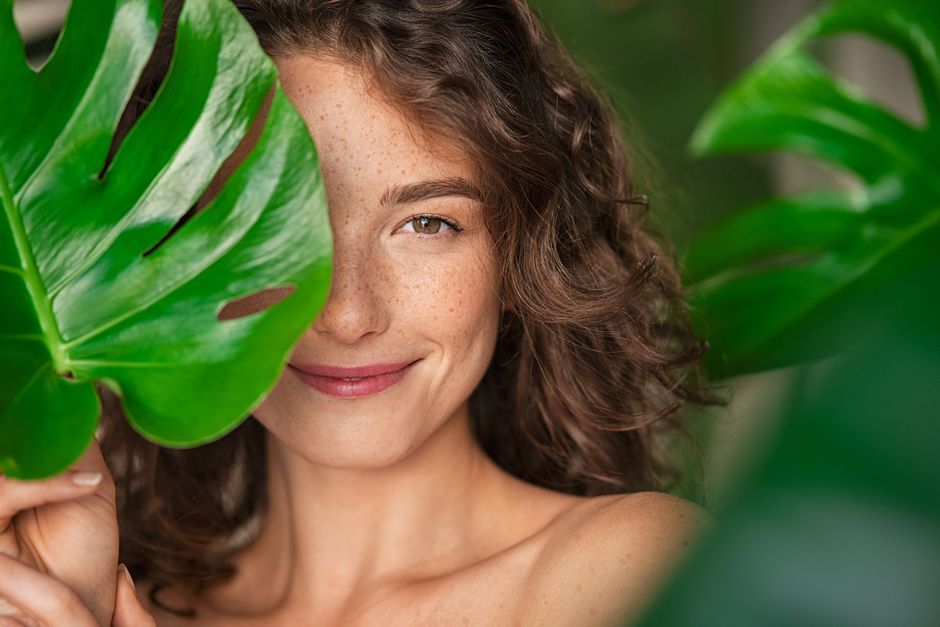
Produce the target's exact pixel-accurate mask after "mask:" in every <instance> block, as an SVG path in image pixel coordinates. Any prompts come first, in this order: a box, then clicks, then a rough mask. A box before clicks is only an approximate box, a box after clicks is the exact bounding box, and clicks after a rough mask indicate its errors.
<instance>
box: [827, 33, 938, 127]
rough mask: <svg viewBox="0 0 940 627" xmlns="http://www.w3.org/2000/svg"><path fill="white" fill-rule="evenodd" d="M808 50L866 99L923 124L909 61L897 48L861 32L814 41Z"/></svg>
mask: <svg viewBox="0 0 940 627" xmlns="http://www.w3.org/2000/svg"><path fill="white" fill-rule="evenodd" d="M811 51H812V52H813V53H814V54H815V55H816V57H817V58H818V59H820V60H821V61H822V62H823V63H824V64H825V66H826V67H827V68H829V71H830V72H832V74H833V75H834V76H836V77H837V78H840V79H842V81H843V82H848V83H849V84H850V85H851V87H852V88H853V89H855V90H856V91H860V92H861V93H863V94H864V96H865V97H866V98H867V99H868V100H870V101H872V102H874V103H875V104H877V105H879V106H881V107H883V108H885V109H887V110H888V111H890V112H891V113H893V114H894V115H896V116H898V117H899V118H901V119H903V120H905V121H907V122H908V123H909V124H911V125H912V126H915V127H919V128H923V127H924V126H925V125H926V119H927V118H926V114H925V112H924V107H923V102H922V101H921V97H920V92H919V90H918V87H917V82H916V81H915V80H914V74H913V71H912V70H911V65H910V63H909V62H908V60H907V58H906V57H905V56H904V55H903V54H902V53H901V52H900V51H899V50H898V49H897V48H894V47H892V46H890V45H888V44H885V43H883V42H881V41H880V40H878V39H874V38H873V37H868V36H865V35H838V36H833V37H826V38H824V39H821V40H819V41H818V42H815V44H814V46H812V47H811Z"/></svg>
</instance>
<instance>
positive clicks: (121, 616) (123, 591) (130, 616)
mask: <svg viewBox="0 0 940 627" xmlns="http://www.w3.org/2000/svg"><path fill="white" fill-rule="evenodd" d="M156 624H157V622H156V621H155V620H154V618H153V616H151V615H150V614H148V613H147V610H145V609H144V607H143V606H142V605H141V604H140V601H139V600H138V599H137V592H136V591H135V589H134V583H133V580H132V579H131V574H130V573H129V572H127V566H125V565H124V564H120V565H119V566H118V569H117V593H116V595H115V601H114V617H113V618H112V619H111V627H140V626H143V627H156Z"/></svg>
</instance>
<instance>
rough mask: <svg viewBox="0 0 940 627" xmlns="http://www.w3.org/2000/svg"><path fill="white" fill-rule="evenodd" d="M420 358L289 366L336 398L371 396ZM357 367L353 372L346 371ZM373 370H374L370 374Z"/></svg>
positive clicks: (320, 389)
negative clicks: (368, 363)
mask: <svg viewBox="0 0 940 627" xmlns="http://www.w3.org/2000/svg"><path fill="white" fill-rule="evenodd" d="M419 361H421V360H420V359H417V360H415V361H413V362H410V363H404V364H374V365H371V366H361V367H357V368H355V369H353V368H345V367H333V366H320V365H311V366H300V367H298V366H294V365H293V364H288V365H289V366H290V370H291V371H292V372H293V373H294V374H295V375H296V376H297V377H298V378H299V379H300V380H301V381H303V382H304V383H305V384H307V385H308V386H309V387H311V388H313V389H314V390H317V391H318V392H321V393H323V394H327V395H329V396H334V397H339V398H361V397H363V396H372V395H374V394H378V393H380V392H383V391H385V390H386V389H388V388H390V387H392V386H393V385H395V384H396V383H398V382H399V381H401V380H402V379H403V378H405V376H406V375H407V374H408V373H409V372H410V371H411V367H412V366H413V365H415V364H416V363H418V362H419ZM350 370H357V371H358V372H356V376H352V375H350V374H349V371H350ZM370 373H375V374H370Z"/></svg>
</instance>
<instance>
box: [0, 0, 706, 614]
mask: <svg viewBox="0 0 940 627" xmlns="http://www.w3.org/2000/svg"><path fill="white" fill-rule="evenodd" d="M236 4H237V5H238V6H239V8H240V9H241V10H242V12H243V13H244V14H245V16H246V17H247V18H248V19H249V21H250V22H251V23H252V25H253V26H254V28H255V29H256V31H257V33H258V35H259V39H260V40H261V42H262V45H263V46H264V47H265V49H266V50H267V51H268V52H269V54H271V55H272V57H273V58H274V59H275V61H276V63H277V66H278V69H279V72H280V79H281V82H282V85H283V86H284V89H285V90H286V92H287V94H288V96H289V97H290V98H291V100H292V101H293V102H294V103H295V105H296V106H297V108H298V110H299V111H300V113H301V115H302V116H303V117H304V119H305V120H306V121H307V124H308V127H309V129H310V132H311V135H312V137H313V139H314V141H315V142H316V144H317V147H318V151H319V154H320V160H321V167H322V170H323V177H324V182H325V186H326V190H327V195H328V199H329V207H330V218H331V224H332V227H333V233H334V271H333V272H334V274H333V283H332V287H331V292H330V296H329V299H328V301H327V303H326V305H325V307H324V309H323V310H322V312H321V313H320V315H319V317H318V318H317V319H316V321H315V322H314V323H313V324H312V326H311V327H310V328H309V329H308V331H307V332H306V334H305V335H304V336H303V338H302V339H301V340H300V341H299V343H298V344H297V346H296V347H295V349H294V351H293V353H292V355H291V358H290V360H289V366H288V367H287V369H286V370H285V372H284V373H283V376H282V377H281V379H280V381H279V383H278V385H277V387H276V388H275V389H274V390H273V391H272V392H271V393H270V394H269V395H268V396H267V398H266V399H265V400H264V402H263V403H262V404H261V405H260V406H259V407H257V408H256V410H255V411H254V412H253V414H252V416H251V417H249V419H248V420H246V421H245V422H244V423H243V424H242V425H241V426H240V427H239V428H237V429H236V430H234V431H233V432H232V433H230V434H228V435H227V436H225V437H224V438H222V439H220V440H218V441H217V442H214V443H212V444H209V445H206V446H203V447H199V448H196V449H192V450H165V449H160V448H159V447H157V446H155V445H152V444H150V443H148V442H146V441H144V440H142V439H141V438H140V437H139V436H137V435H136V434H135V433H134V432H133V431H131V430H130V429H129V428H128V427H127V426H126V425H125V424H124V423H123V421H122V420H120V419H118V418H115V417H114V414H116V413H117V412H115V411H111V412H110V414H111V416H110V417H109V420H108V421H106V423H105V430H104V434H103V436H102V450H103V452H104V456H102V455H101V453H100V452H99V451H98V447H97V443H93V445H92V446H91V447H90V448H89V451H88V452H87V453H86V455H85V456H84V457H83V458H82V460H81V461H80V462H79V463H78V464H76V466H75V468H74V469H73V470H79V471H82V472H81V473H80V474H77V475H73V477H76V478H77V479H78V480H79V481H78V483H79V484H84V485H76V484H75V482H73V481H70V480H69V476H68V475H63V476H62V477H58V478H54V479H50V480H48V481H44V482H39V483H36V484H33V485H29V486H26V485H25V484H19V483H17V482H14V481H12V480H6V481H5V482H4V483H3V485H2V488H0V489H2V490H4V491H5V493H3V495H2V497H0V502H3V503H4V504H5V505H4V508H5V510H4V511H0V522H7V523H9V520H10V518H11V517H12V516H13V515H14V514H17V512H18V515H17V522H18V523H19V524H17V525H13V526H10V525H6V527H7V531H6V532H4V535H3V536H2V537H0V538H3V539H5V541H7V542H9V543H16V542H19V545H20V546H28V547H29V551H28V553H29V555H30V556H31V557H32V558H34V559H33V560H32V561H33V562H34V563H35V564H36V565H37V567H36V568H29V567H28V566H27V565H24V564H23V563H21V562H23V561H26V562H28V561H29V560H21V562H17V563H13V561H12V560H9V558H4V562H3V563H2V564H0V566H5V565H9V568H8V569H6V570H5V571H4V569H2V568H0V571H4V572H5V573H7V574H0V597H4V598H6V599H8V600H9V602H10V603H11V604H12V605H13V606H15V607H17V608H19V610H20V611H22V612H24V613H26V614H29V615H32V616H34V617H36V618H37V619H39V620H40V621H45V622H48V623H53V624H58V623H57V622H56V621H60V622H68V623H69V624H75V625H80V624H89V625H91V624H95V622H96V621H98V622H107V621H108V620H110V619H111V612H112V609H113V611H114V615H113V616H114V622H115V624H141V621H148V620H151V618H150V617H151V616H152V617H153V620H155V622H156V623H157V624H160V625H164V624H165V625H192V624H198V625H215V624H224V625H242V624H244V625H248V624H259V625H260V624H263V625H280V624H284V625H288V624H289V625H293V624H303V625H373V624H386V625H387V624H403V625H422V624H427V625H437V624H448V625H449V624H471V625H608V624H614V623H616V622H617V621H618V620H619V619H620V618H621V617H634V616H636V615H637V614H638V613H639V611H640V610H641V609H642V608H643V606H644V604H645V603H648V602H649V600H650V598H651V595H652V594H653V593H654V592H655V590H656V588H657V586H658V585H659V584H660V583H661V582H662V580H663V578H664V577H665V575H666V573H667V572H668V570H669V568H670V567H671V566H672V564H673V563H674V562H675V560H676V559H677V557H678V556H679V555H680V554H681V552H682V550H683V547H684V546H686V545H687V544H688V542H689V539H690V537H691V536H692V535H693V534H694V533H695V532H696V531H697V529H698V527H699V526H700V524H701V523H702V522H703V520H704V515H703V514H702V512H701V511H700V510H698V509H697V508H696V507H694V506H693V505H691V504H689V503H687V502H685V501H682V500H680V499H677V498H674V497H670V496H668V495H666V494H663V493H661V492H657V491H655V490H661V489H664V488H666V487H668V486H669V485H670V481H671V480H674V479H675V473H674V472H673V471H672V469H671V467H670V465H669V463H668V461H667V460H666V457H665V448H666V447H667V446H669V444H670V443H671V442H673V441H674V439H672V438H671V437H670V434H671V433H672V432H673V431H676V430H677V429H676V428H677V427H681V423H680V420H679V415H680V414H679V409H680V408H681V406H682V404H683V403H684V402H685V401H687V400H699V401H701V400H704V394H703V393H702V392H701V390H700V389H699V388H697V387H696V384H695V383H694V379H690V378H689V375H690V374H694V371H690V370H692V369H694V362H695V361H696V359H697V358H698V357H699V355H700V353H701V345H700V343H699V342H697V341H696V340H695V338H694V337H693V336H692V335H691V333H690V332H689V331H688V329H687V326H686V324H685V322H684V316H683V303H682V300H681V290H680V287H679V285H678V281H677V279H676V272H675V269H674V267H673V266H672V265H671V264H670V262H669V256H668V255H666V254H663V252H662V251H661V250H660V247H659V246H658V245H657V243H656V241H655V239H654V238H653V237H652V236H651V235H650V234H649V233H648V232H647V231H646V230H645V229H644V227H643V226H642V225H641V222H640V221H641V219H642V217H643V212H642V209H643V203H642V202H641V201H639V200H631V196H632V194H633V190H632V184H631V176H630V170H629V167H628V162H627V160H626V157H625V150H624V147H623V145H622V142H621V139H620V131H619V129H618V127H617V126H616V124H615V122H614V117H613V116H612V114H611V113H610V110H609V107H608V106H607V105H605V104H604V103H603V101H602V100H601V99H600V98H599V96H598V95H597V94H595V93H594V91H592V89H591V88H589V87H588V86H587V85H586V83H585V81H584V79H583V78H582V76H581V74H579V73H578V71H577V70H576V69H575V68H574V67H573V65H572V63H571V61H570V60H569V59H568V57H567V56H566V55H565V54H564V53H563V52H562V51H561V50H560V48H559V47H558V45H557V44H556V43H554V41H553V40H552V39H550V38H549V37H547V36H546V35H545V34H544V32H543V31H542V30H541V28H540V26H539V25H538V23H537V21H536V19H535V17H534V16H533V14H532V13H531V11H530V10H529V8H527V7H526V6H525V4H524V2H523V0H486V1H483V0H448V1H443V0H411V1H409V2H401V1H400V0H394V1H393V0H369V1H364V0H322V1H317V2H310V1H305V0H238V1H237V2H236ZM169 8H170V9H171V11H170V14H171V15H172V14H173V11H172V9H173V8H174V7H173V6H170V7H169ZM171 21H172V20H171ZM168 32H169V31H168ZM169 44H170V40H169V39H168V38H166V37H164V38H163V39H162V40H161V44H159V45H158V50H157V53H156V54H155V55H154V60H153V62H152V64H151V67H150V68H149V70H148V72H147V74H146V77H145V80H144V81H143V84H142V87H141V88H140V94H139V97H140V101H141V103H146V101H147V99H148V98H149V97H150V96H151V95H152V93H153V91H154V89H155V86H156V85H157V84H158V83H159V77H160V75H161V74H162V72H163V71H164V69H165V66H166V62H167V60H168V58H169V47H168V46H169ZM139 109H140V107H137V108H136V110H131V111H130V112H129V113H128V115H127V120H126V122H127V124H129V123H131V122H132V121H133V119H134V117H135V116H136V115H137V114H138V113H139ZM127 124H125V128H126V126H127ZM249 144H250V140H248V141H246V142H244V143H243V146H241V147H240V148H239V150H238V151H236V154H235V155H233V157H232V158H231V159H230V163H229V164H228V165H227V167H226V168H225V170H226V171H231V168H232V167H234V165H235V164H236V163H237V162H238V159H239V157H240V156H241V155H243V154H244V153H245V151H246V149H247V148H248V146H249ZM209 193H210V194H211V190H210V192H209ZM278 297H279V294H278V293H276V292H273V291H272V292H268V293H265V294H262V295H260V296H257V297H254V298H249V299H246V300H244V301H241V302H238V303H235V304H233V305H231V306H230V308H229V310H227V311H226V312H224V315H230V316H239V315H244V314H246V313H249V312H251V311H256V310H259V309H261V308H263V307H265V306H267V305H269V304H270V303H271V302H273V301H275V300H277V298H278ZM689 381H692V382H691V383H690V382H689ZM111 400H113V399H111ZM113 409H114V408H112V410H113ZM95 473H100V475H96V474H95ZM112 477H113V480H114V481H113V483H112V481H111V479H112ZM96 480H97V481H98V483H95V481H96ZM115 494H116V504H117V505H116V506H115ZM118 522H119V524H118ZM57 525H58V526H60V527H62V528H63V529H65V528H66V527H67V528H68V529H69V532H70V533H66V532H64V531H62V532H61V533H57V535H56V537H57V539H58V543H57V545H56V546H46V545H43V544H42V542H41V541H40V540H39V539H41V538H42V537H44V536H43V534H41V533H39V529H42V531H43V533H45V534H50V533H56V532H58V531H59V527H57ZM118 528H119V529H120V534H121V542H120V560H121V561H122V562H124V563H126V564H127V565H128V567H129V569H130V571H131V572H133V573H134V575H135V578H136V579H137V581H138V585H137V587H136V591H132V588H131V586H130V585H129V584H128V583H127V582H128V581H129V578H126V577H125V576H124V575H125V574H126V569H123V568H122V569H119V570H118V577H117V578H116V579H115V574H114V573H115V571H114V567H115V565H116V563H117V559H118V555H117V553H118V549H117V546H118V545H117V534H118V532H117V530H118ZM76 530H77V531H76ZM16 534H18V535H16ZM89 546H92V547H94V550H87V547H89ZM83 548H85V549H86V550H82V549H83ZM50 563H52V564H54V565H55V568H48V567H39V566H38V565H40V564H43V565H48V564H50ZM40 571H42V572H40ZM53 575H54V576H53ZM14 576H15V577H18V578H19V579H18V580H17V581H18V583H17V585H16V586H11V581H12V579H11V578H12V577H14ZM13 588H16V590H14V589H13ZM115 599H116V601H115ZM82 621H84V622H82Z"/></svg>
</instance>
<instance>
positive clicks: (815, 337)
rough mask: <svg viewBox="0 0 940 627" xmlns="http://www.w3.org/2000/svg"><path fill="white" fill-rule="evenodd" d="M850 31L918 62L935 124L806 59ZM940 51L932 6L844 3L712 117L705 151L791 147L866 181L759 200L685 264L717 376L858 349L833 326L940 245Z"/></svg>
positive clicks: (794, 36) (788, 44)
mask: <svg viewBox="0 0 940 627" xmlns="http://www.w3.org/2000/svg"><path fill="white" fill-rule="evenodd" d="M848 31H860V32H863V33H867V34H869V35H871V36H873V37H877V38H880V39H882V40H884V41H885V42H887V43H889V44H891V45H893V46H895V47H897V48H898V49H899V50H900V51H901V52H903V53H904V54H905V55H906V56H907V58H908V59H909V61H910V63H911V65H912V68H913V69H914V75H915V77H916V78H917V81H918V85H919V88H920V91H921V94H922V96H923V101H924V108H925V111H926V119H927V123H926V125H925V126H924V127H923V128H915V127H914V126H912V125H911V124H910V123H908V122H907V121H904V120H901V119H899V118H897V117H896V116H894V115H893V114H891V113H889V112H887V111H885V110H883V109H881V108H880V107H878V106H877V105H875V104H873V103H872V102H870V101H869V100H868V99H867V98H866V97H865V96H864V95H862V94H861V93H860V92H859V91H858V90H856V89H854V88H853V87H852V86H851V85H849V84H846V83H844V82H843V81H840V80H838V79H835V78H833V77H832V76H831V75H830V74H829V73H828V72H827V71H826V70H825V69H824V68H823V67H822V66H821V65H820V64H819V63H818V62H817V61H815V60H814V59H813V58H812V56H810V54H809V53H808V52H807V51H806V48H807V45H808V44H810V43H811V42H812V41H813V40H815V39H818V38H820V37H824V36H830V35H835V34H838V33H843V32H848ZM938 42H940V11H938V10H937V8H936V3H934V2H932V1H929V0H901V1H898V2H890V3H885V2H875V1H874V0H844V1H842V2H837V3H835V4H834V5H832V6H831V7H830V8H827V9H825V10H822V11H820V12H818V13H816V14H814V15H813V16H811V17H810V18H809V19H807V20H806V21H804V22H803V23H802V24H801V25H800V26H799V27H797V28H796V29H794V30H793V31H791V32H790V33H789V34H788V35H786V36H785V37H784V38H783V39H782V40H781V41H779V42H778V43H777V44H776V45H775V46H774V47H773V48H772V49H771V50H770V51H769V53H768V54H767V55H766V56H765V57H763V58H762V59H761V60H760V61H759V62H758V63H757V64H756V65H755V66H754V67H753V68H752V69H751V70H750V71H749V72H748V73H747V74H746V75H745V76H744V77H743V78H742V79H741V80H740V81H739V82H738V83H737V84H736V85H735V86H733V87H732V88H731V89H729V90H728V92H727V93H726V94H725V95H724V96H723V97H722V98H721V100H720V101H719V102H718V104H717V105H716V106H715V107H714V109H712V110H711V111H710V112H709V113H708V114H707V115H706V117H705V118H704V120H703V121H702V123H701V124H700V126H699V127H698V129H697V131H696V133H695V136H694V138H693V148H694V150H695V151H696V152H698V153H699V154H717V153H726V152H733V151H754V150H759V151H764V150H789V151H793V152H796V153H800V154H802V155H807V156H811V157H814V158H818V159H823V160H825V161H828V162H830V163H832V164H834V165H836V166H838V167H840V168H842V169H844V170H847V171H849V172H851V173H853V174H854V175H855V176H856V177H857V178H858V180H859V181H860V184H861V187H860V189H859V190H857V191H823V192H816V193H812V194H808V195H805V196H803V197H799V198H790V199H785V200H774V201H771V202H768V203H764V204H761V205H759V206H756V207H753V208H751V209H749V210H747V211H744V212H741V213H739V214H737V215H735V216H734V217H732V218H730V219H729V220H727V221H726V222H725V223H723V224H721V225H719V226H718V227H716V228H715V229H713V230H711V231H709V232H708V233H706V234H704V235H703V236H701V237H700V238H698V239H697V240H696V241H694V242H693V243H692V245H691V246H690V249H689V251H688V254H687V256H686V259H685V267H686V272H687V278H688V279H689V281H690V282H691V283H692V288H691V289H692V294H693V297H692V301H693V311H694V314H695V322H696V324H697V327H698V329H697V330H698V332H699V333H700V334H701V335H702V336H704V337H707V338H709V340H710V341H711V343H712V346H713V350H712V351H711V353H710V355H709V356H708V358H707V366H708V369H709V371H710V372H711V373H712V374H714V375H716V376H719V377H720V376H729V375H737V374H742V373H748V372H755V371H760V370H767V369H772V368H778V367H783V366H789V365H793V364H795V363H800V362H803V361H806V360H810V359H815V358H819V357H822V356H826V355H831V354H834V353H836V352H838V351H839V350H842V349H844V348H846V347H847V346H850V345H851V344H852V343H853V342H855V341H856V340H857V339H858V338H857V336H855V335H853V334H852V333H851V332H850V331H854V330H855V326H854V325H850V326H849V327H847V328H845V329H838V328H836V327H834V326H833V325H831V324H828V323H827V321H830V322H831V321H832V320H835V319H839V318H840V317H841V316H842V315H843V314H844V313H846V312H847V311H851V309H852V308H854V307H856V306H857V303H858V301H859V299H865V298H866V297H867V295H869V294H871V293H874V292H875V291H877V290H878V289H881V286H884V285H885V284H886V283H890V282H891V281H892V280H893V279H894V277H896V276H898V275H899V274H901V273H903V272H905V271H906V269H908V268H910V267H911V266H912V264H915V263H916V262H917V261H918V260H920V259H923V258H924V257H929V256H931V255H932V254H933V253H934V251H936V250H937V247H938V246H940V176H938V167H940V58H938V49H937V46H938ZM869 302H871V301H869ZM876 306H877V304H876ZM821 327H825V328H827V329H828V331H829V333H827V334H825V335H823V334H820V333H819V329H820V328H821Z"/></svg>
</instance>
